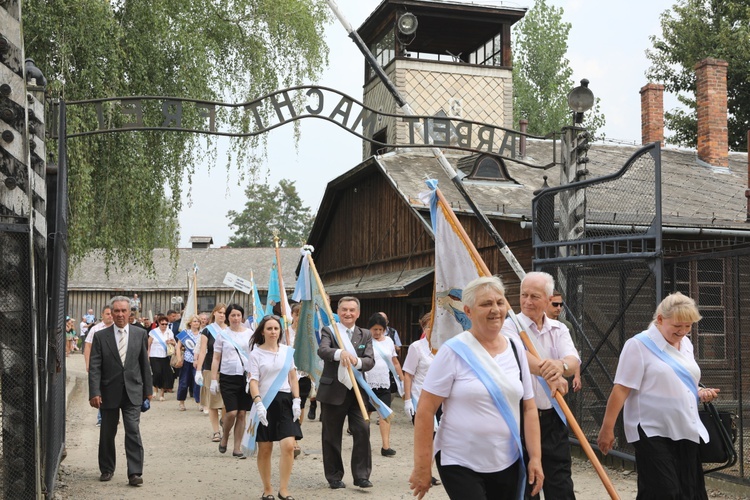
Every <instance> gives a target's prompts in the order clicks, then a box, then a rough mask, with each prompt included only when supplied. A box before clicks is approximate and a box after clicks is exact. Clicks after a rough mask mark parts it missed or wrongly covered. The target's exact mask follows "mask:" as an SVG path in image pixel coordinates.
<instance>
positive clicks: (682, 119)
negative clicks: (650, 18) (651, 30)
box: [646, 0, 750, 150]
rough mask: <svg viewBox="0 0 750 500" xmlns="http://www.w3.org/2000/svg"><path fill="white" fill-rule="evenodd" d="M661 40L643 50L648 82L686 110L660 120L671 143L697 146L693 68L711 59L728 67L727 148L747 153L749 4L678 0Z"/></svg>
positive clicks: (728, 0)
mask: <svg viewBox="0 0 750 500" xmlns="http://www.w3.org/2000/svg"><path fill="white" fill-rule="evenodd" d="M661 28H662V36H661V38H659V37H657V36H652V37H651V43H652V44H653V48H652V49H649V50H647V51H646V56H647V57H648V59H649V60H650V61H651V67H650V68H649V69H648V71H647V72H646V77H647V78H648V79H649V80H650V81H655V82H659V83H663V84H664V89H665V90H666V91H667V92H672V93H675V94H677V99H678V100H679V101H680V103H682V104H683V105H684V106H685V107H686V109H675V110H670V111H668V112H666V113H665V114H664V121H665V124H666V126H667V128H669V129H670V130H671V131H672V132H674V135H671V136H669V137H667V140H668V141H669V142H672V143H674V144H679V145H682V146H688V147H695V146H696V144H697V135H698V125H697V117H696V111H695V109H696V104H695V71H694V69H693V68H694V66H695V64H696V63H697V62H698V61H700V60H702V59H704V58H706V57H714V58H717V59H723V60H725V61H727V62H728V63H729V67H728V68H727V107H728V111H729V120H728V128H729V147H730V148H731V149H734V150H745V149H747V129H748V124H750V4H748V2H747V0H712V1H705V0H679V1H678V2H677V3H676V4H675V5H674V6H673V7H672V9H671V10H667V11H665V12H664V13H662V15H661Z"/></svg>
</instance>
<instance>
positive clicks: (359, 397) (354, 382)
mask: <svg viewBox="0 0 750 500" xmlns="http://www.w3.org/2000/svg"><path fill="white" fill-rule="evenodd" d="M307 258H308V261H309V262H310V270H311V271H312V273H313V276H315V282H316V283H317V284H318V291H319V292H320V295H321V296H322V297H328V296H327V295H326V291H325V289H324V288H323V282H322V281H321V280H320V276H319V275H318V270H317V269H316V267H315V262H313V258H312V255H310V254H307ZM323 303H324V305H325V309H326V314H327V315H328V321H329V322H330V323H331V326H330V328H331V333H332V334H333V335H335V336H336V343H337V344H338V345H340V346H343V345H344V342H343V341H342V340H341V333H340V332H339V328H338V327H337V326H336V321H335V320H334V318H333V311H332V310H331V304H329V303H328V300H327V299H326V300H324V301H323ZM346 369H347V371H348V372H349V379H350V380H351V381H352V389H354V395H355V396H356V397H357V403H358V404H359V410H360V411H361V412H362V418H364V419H365V422H369V421H370V415H369V414H368V413H367V408H365V402H364V401H363V400H362V394H361V393H360V391H359V385H358V384H357V379H356V378H354V371H353V369H352V366H351V365H349V366H347V367H346Z"/></svg>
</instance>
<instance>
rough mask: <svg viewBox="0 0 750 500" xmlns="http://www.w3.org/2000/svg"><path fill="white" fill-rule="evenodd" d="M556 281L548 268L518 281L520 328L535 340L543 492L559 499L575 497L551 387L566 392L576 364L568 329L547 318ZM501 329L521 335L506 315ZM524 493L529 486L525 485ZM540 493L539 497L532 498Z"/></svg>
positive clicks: (532, 360) (563, 427)
mask: <svg viewBox="0 0 750 500" xmlns="http://www.w3.org/2000/svg"><path fill="white" fill-rule="evenodd" d="M554 289H555V281H554V279H553V278H552V276H550V275H549V274H547V273H540V272H532V273H528V274H527V275H526V277H525V278H524V279H523V281H522V282H521V314H519V315H518V316H517V318H518V322H519V323H520V329H523V330H525V331H526V334H527V335H528V336H529V338H530V339H531V342H532V343H533V344H534V347H535V348H536V351H537V353H538V354H539V357H536V356H534V355H533V354H531V353H527V358H528V360H529V371H531V374H532V376H535V377H532V379H534V380H533V382H534V395H535V397H534V399H535V401H536V405H537V408H538V409H539V425H540V428H541V433H542V469H543V471H544V496H545V498H555V499H560V500H569V499H575V493H574V492H573V478H572V476H571V470H570V467H571V460H570V444H569V442H568V427H567V420H566V419H565V415H564V413H563V412H562V410H561V409H560V407H559V405H558V404H557V401H556V400H555V399H554V392H555V391H559V392H560V393H561V394H563V395H565V394H566V393H567V392H568V382H567V380H565V377H570V376H572V375H573V374H575V372H576V369H577V368H578V366H579V364H580V359H579V358H578V351H577V350H576V348H575V346H574V345H573V340H572V339H571V337H570V332H569V331H568V328H567V327H566V326H565V325H563V324H562V323H560V322H559V321H555V320H552V319H550V318H548V317H547V315H546V313H545V311H546V310H547V308H548V307H549V303H550V301H551V300H552V294H553V292H554ZM501 333H502V334H504V335H508V336H514V337H518V338H520V331H519V325H516V324H514V322H513V321H510V320H506V321H505V323H504V324H503V328H502V330H501ZM527 497H528V490H527ZM534 498H538V496H536V497H534Z"/></svg>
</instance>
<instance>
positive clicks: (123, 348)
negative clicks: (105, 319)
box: [117, 328, 128, 365]
mask: <svg viewBox="0 0 750 500" xmlns="http://www.w3.org/2000/svg"><path fill="white" fill-rule="evenodd" d="M119 333H120V341H119V342H118V343H117V350H118V351H119V352H120V360H122V364H123V365H124V364H125V354H126V353H127V350H128V344H127V339H126V338H125V335H126V333H125V329H124V328H120V329H119Z"/></svg>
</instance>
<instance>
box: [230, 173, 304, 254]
mask: <svg viewBox="0 0 750 500" xmlns="http://www.w3.org/2000/svg"><path fill="white" fill-rule="evenodd" d="M245 196H246V198H247V202H245V208H244V209H243V210H242V212H235V211H234V210H230V211H229V212H228V213H227V217H228V218H229V221H230V222H229V226H230V227H232V228H236V230H235V234H234V236H230V237H229V243H228V245H227V246H230V247H233V248H246V247H271V246H274V242H273V231H274V230H276V231H278V234H279V245H280V246H296V245H302V244H304V242H305V241H306V240H307V236H308V235H309V234H310V230H311V229H312V224H313V219H314V216H313V215H312V212H311V211H310V207H306V206H304V205H303V204H302V200H301V199H300V197H299V194H298V193H297V188H296V186H295V185H294V181H289V180H286V179H282V180H281V181H279V185H278V186H276V187H275V188H273V189H271V187H270V186H269V185H268V184H254V185H253V184H251V185H249V186H248V187H247V189H245Z"/></svg>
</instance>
